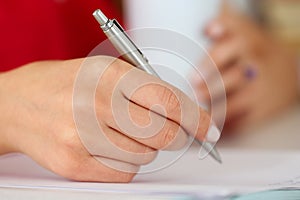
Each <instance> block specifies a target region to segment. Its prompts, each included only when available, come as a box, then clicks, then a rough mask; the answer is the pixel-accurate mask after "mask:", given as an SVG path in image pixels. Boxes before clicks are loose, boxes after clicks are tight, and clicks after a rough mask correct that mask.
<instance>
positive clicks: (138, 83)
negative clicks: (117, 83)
mask: <svg viewBox="0 0 300 200" xmlns="http://www.w3.org/2000/svg"><path fill="white" fill-rule="evenodd" d="M126 76H127V78H130V81H127V82H126V85H125V84H121V85H122V86H121V91H122V92H123V95H124V96H126V98H128V99H129V100H130V101H132V102H134V103H135V104H137V105H139V106H141V107H144V108H146V109H148V110H150V111H153V112H156V113H158V114H160V115H161V116H163V117H165V118H167V119H169V120H172V121H174V122H175V123H177V124H178V125H179V126H181V127H182V128H183V129H184V130H185V132H187V133H188V134H189V135H191V136H192V137H196V138H197V139H199V140H201V141H205V140H207V141H209V142H216V141H217V140H218V139H219V137H220V131H219V130H218V129H216V128H215V127H213V126H211V124H212V123H211V117H210V115H209V114H208V113H207V112H206V111H205V110H204V109H202V108H200V107H198V105H197V104H196V103H195V102H193V101H192V100H191V99H190V98H189V97H188V96H187V95H185V94H184V93H183V92H181V91H180V90H179V89H177V88H175V87H174V86H172V85H170V84H168V83H166V82H163V81H162V80H160V79H158V78H156V77H153V76H151V75H148V74H146V73H144V72H142V71H140V70H137V69H132V70H131V71H130V72H129V73H127V74H126ZM127 78H126V79H127Z"/></svg>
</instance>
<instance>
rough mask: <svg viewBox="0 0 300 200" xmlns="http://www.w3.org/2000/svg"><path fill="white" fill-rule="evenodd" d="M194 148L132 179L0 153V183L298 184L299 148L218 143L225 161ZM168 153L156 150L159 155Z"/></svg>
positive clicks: (198, 189)
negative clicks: (59, 171) (90, 179)
mask: <svg viewBox="0 0 300 200" xmlns="http://www.w3.org/2000/svg"><path fill="white" fill-rule="evenodd" d="M198 150H199V149H198V148H192V149H191V150H189V152H187V153H186V154H184V156H183V157H181V158H180V159H179V160H178V161H177V162H175V163H174V164H172V165H171V166H170V167H168V168H165V169H162V170H160V171H158V172H155V173H150V174H143V175H137V176H136V178H135V179H134V181H133V182H132V183H130V184H105V183H81V182H72V181H69V180H66V179H64V178H62V177H59V176H57V175H55V174H53V173H51V172H49V171H47V170H45V169H43V168H41V167H40V166H38V165H37V164H36V163H34V162H33V161H32V160H31V159H29V158H28V157H26V156H23V155H8V156H2V157H0V188H31V189H32V188H35V189H38V188H39V189H54V190H76V191H91V192H106V193H110V192H112V193H118V192H120V193H140V194H145V193H172V192H177V193H181V192H182V193H192V194H197V193H198V194H202V195H203V194H204V193H205V194H206V195H210V194H214V195H223V196H226V195H229V194H233V193H244V192H253V191H258V190H265V189H273V188H281V187H289V186H293V187H299V186H300V151H299V152H297V151H264V150H260V151H246V150H244V151H240V150H229V149H219V151H220V153H221V154H222V157H223V161H224V163H223V164H222V165H220V164H218V163H217V162H215V161H214V160H212V159H211V158H207V159H205V160H199V159H198V157H197V154H198ZM166 156H169V155H168V154H161V155H159V159H164V157H166Z"/></svg>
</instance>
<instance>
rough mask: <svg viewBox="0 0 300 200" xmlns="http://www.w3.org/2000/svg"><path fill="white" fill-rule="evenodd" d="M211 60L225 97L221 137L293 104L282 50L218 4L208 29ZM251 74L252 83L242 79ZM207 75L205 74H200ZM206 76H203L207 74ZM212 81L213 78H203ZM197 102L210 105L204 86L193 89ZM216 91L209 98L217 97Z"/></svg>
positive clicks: (291, 65)
mask: <svg viewBox="0 0 300 200" xmlns="http://www.w3.org/2000/svg"><path fill="white" fill-rule="evenodd" d="M205 34H206V35H207V36H208V37H209V38H210V39H211V41H212V45H211V48H210V49H209V52H208V53H209V55H210V57H211V58H207V59H206V60H205V61H204V62H203V63H202V65H201V66H207V65H208V67H212V66H209V64H207V63H210V62H209V59H212V60H213V61H214V63H215V64H216V66H217V67H218V69H219V71H220V73H221V75H222V78H223V82H224V87H225V90H226V96H227V115H226V121H225V132H231V133H234V132H238V131H241V130H244V129H247V128H249V127H253V125H258V124H260V123H263V122H264V121H266V120H267V119H270V118H272V117H273V116H275V115H277V114H279V113H281V112H282V111H284V110H285V109H287V108H288V107H289V106H291V105H294V104H295V103H296V102H297V99H298V94H297V59H296V56H295V55H294V54H293V53H292V52H290V51H289V50H288V48H286V47H285V46H284V45H283V44H281V43H280V42H279V41H278V40H276V39H275V38H274V37H273V36H272V35H271V34H270V33H268V32H267V30H265V29H264V28H263V27H261V26H260V25H258V24H256V23H255V22H254V21H252V19H250V18H248V17H246V16H244V15H243V14H241V13H238V12H237V11H236V10H233V9H232V8H230V7H229V6H228V5H226V4H224V6H223V9H222V10H221V12H220V15H219V16H218V17H217V18H216V19H214V20H213V21H211V23H209V24H208V26H207V28H206V30H205ZM247 69H251V70H252V72H254V73H255V76H256V77H252V78H247V77H246V76H245V71H246V70H247ZM206 70H208V68H207V69H206ZM208 74H209V73H208ZM208 77H209V79H210V80H212V81H213V80H214V77H215V75H214V74H212V73H210V74H209V75H208ZM195 85H196V87H197V89H198V92H199V94H201V97H202V98H201V100H202V101H204V102H209V101H210V96H209V94H208V91H207V88H206V85H205V83H203V82H201V80H196V83H195ZM219 91H220V89H218V88H217V87H216V88H214V89H213V94H211V95H217V96H218V95H220V92H219Z"/></svg>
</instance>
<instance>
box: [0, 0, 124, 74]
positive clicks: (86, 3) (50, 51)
mask: <svg viewBox="0 0 300 200" xmlns="http://www.w3.org/2000/svg"><path fill="white" fill-rule="evenodd" d="M97 8H100V9H101V10H102V11H103V12H105V13H106V15H107V16H109V17H110V18H117V19H118V20H119V19H120V18H121V16H120V13H118V12H117V11H116V9H115V5H113V3H112V1H108V0H7V1H5V0H0V25H1V28H0V45H1V47H0V71H6V70H9V69H13V68H16V67H18V66H21V65H23V64H26V63H29V62H32V61H38V60H49V59H71V58H77V57H85V56H87V54H88V53H89V52H90V51H91V50H92V49H93V48H94V47H95V46H96V45H97V44H99V42H101V41H102V40H104V39H105V36H104V34H103V33H102V32H101V30H100V28H99V25H98V24H97V22H96V21H95V19H94V18H93V16H92V13H93V11H94V10H96V9H97Z"/></svg>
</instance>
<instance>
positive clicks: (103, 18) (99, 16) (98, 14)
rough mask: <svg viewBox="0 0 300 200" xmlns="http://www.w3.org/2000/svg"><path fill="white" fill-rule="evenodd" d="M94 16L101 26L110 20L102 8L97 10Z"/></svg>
mask: <svg viewBox="0 0 300 200" xmlns="http://www.w3.org/2000/svg"><path fill="white" fill-rule="evenodd" d="M93 16H94V17H95V19H96V20H97V21H98V23H99V24H100V25H101V26H102V25H104V24H106V23H107V21H108V18H107V17H106V16H105V15H104V14H103V12H102V11H101V10H100V9H97V10H95V11H94V13H93Z"/></svg>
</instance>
